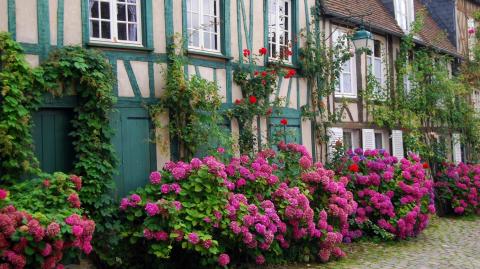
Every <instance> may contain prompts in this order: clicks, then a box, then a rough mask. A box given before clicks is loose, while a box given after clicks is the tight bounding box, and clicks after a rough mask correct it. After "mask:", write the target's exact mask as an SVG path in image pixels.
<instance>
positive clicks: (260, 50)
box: [258, 48, 267, 55]
mask: <svg viewBox="0 0 480 269" xmlns="http://www.w3.org/2000/svg"><path fill="white" fill-rule="evenodd" d="M258 53H260V55H265V54H267V49H266V48H261V49H259V50H258Z"/></svg>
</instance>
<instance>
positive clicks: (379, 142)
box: [375, 133, 383, 149]
mask: <svg viewBox="0 0 480 269" xmlns="http://www.w3.org/2000/svg"><path fill="white" fill-rule="evenodd" d="M375 148H376V149H383V136H382V134H381V133H375Z"/></svg>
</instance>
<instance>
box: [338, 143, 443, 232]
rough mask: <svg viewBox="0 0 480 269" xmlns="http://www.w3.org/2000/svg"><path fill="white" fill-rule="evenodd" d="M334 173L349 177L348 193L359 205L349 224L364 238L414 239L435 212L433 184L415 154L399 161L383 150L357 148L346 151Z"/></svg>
mask: <svg viewBox="0 0 480 269" xmlns="http://www.w3.org/2000/svg"><path fill="white" fill-rule="evenodd" d="M336 170H337V172H338V173H339V174H340V175H344V176H346V177H347V178H348V180H349V183H348V190H350V191H351V192H352V193H354V196H355V200H356V201H357V202H358V208H357V211H356V214H355V217H354V219H353V220H352V222H353V223H354V224H355V225H354V226H356V227H358V228H359V229H361V231H362V232H363V233H365V234H367V235H370V236H377V237H380V238H382V239H393V238H400V239H405V238H407V237H412V236H416V235H417V234H418V233H420V232H421V231H422V230H423V229H425V228H426V226H427V225H428V221H429V217H430V214H433V213H435V206H434V195H433V181H432V180H431V179H430V178H429V177H428V176H427V173H426V171H425V170H424V165H423V164H422V163H421V161H420V158H419V157H418V156H416V155H415V154H409V157H408V158H406V159H402V160H400V161H398V160H397V158H395V157H393V156H390V155H389V154H388V153H387V152H386V151H383V150H380V151H378V150H366V151H363V150H362V149H357V150H355V152H353V151H349V152H347V154H346V155H345V156H344V157H343V158H341V160H340V162H339V163H337V167H336ZM358 235H359V234H358V231H356V232H354V233H352V236H351V237H355V236H358ZM345 239H346V240H349V239H350V238H348V237H347V238H345Z"/></svg>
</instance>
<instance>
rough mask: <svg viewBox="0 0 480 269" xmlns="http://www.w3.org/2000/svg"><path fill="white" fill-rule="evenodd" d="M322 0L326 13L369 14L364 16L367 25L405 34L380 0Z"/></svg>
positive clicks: (338, 15) (376, 28) (336, 15)
mask: <svg viewBox="0 0 480 269" xmlns="http://www.w3.org/2000/svg"><path fill="white" fill-rule="evenodd" d="M322 2H323V11H324V13H325V14H326V15H331V16H333V17H342V16H355V15H359V14H362V15H363V14H368V15H366V16H365V17H364V18H363V19H364V22H365V24H366V25H368V26H371V27H372V28H373V29H375V30H380V31H386V32H389V33H391V34H395V35H400V36H401V35H404V33H403V30H402V29H401V28H400V26H398V24H397V21H396V20H395V18H394V17H393V16H392V15H390V13H389V12H388V10H387V8H386V7H385V6H384V5H383V3H381V2H380V1H378V0H324V1H322ZM357 20H358V19H357ZM351 21H355V20H351Z"/></svg>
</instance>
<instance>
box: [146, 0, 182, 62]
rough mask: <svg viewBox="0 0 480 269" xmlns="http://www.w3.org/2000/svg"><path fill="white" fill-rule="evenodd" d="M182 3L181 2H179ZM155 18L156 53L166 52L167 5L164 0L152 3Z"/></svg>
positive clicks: (154, 42)
mask: <svg viewBox="0 0 480 269" xmlns="http://www.w3.org/2000/svg"><path fill="white" fill-rule="evenodd" d="M178 2H180V1H178ZM152 8H153V10H152V16H153V45H154V47H155V52H157V53H165V52H166V38H167V37H166V36H165V11H164V10H165V5H164V1H163V0H153V1H152Z"/></svg>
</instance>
